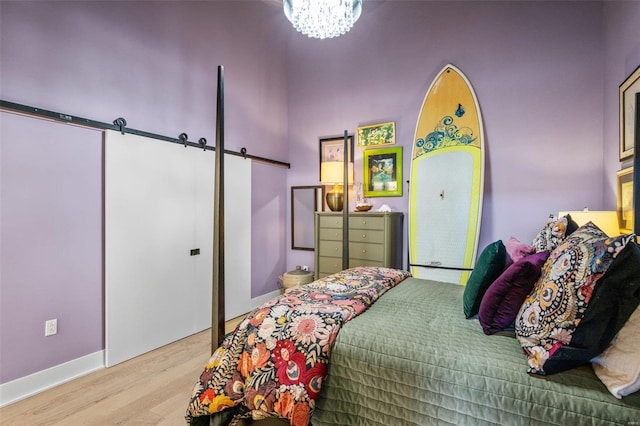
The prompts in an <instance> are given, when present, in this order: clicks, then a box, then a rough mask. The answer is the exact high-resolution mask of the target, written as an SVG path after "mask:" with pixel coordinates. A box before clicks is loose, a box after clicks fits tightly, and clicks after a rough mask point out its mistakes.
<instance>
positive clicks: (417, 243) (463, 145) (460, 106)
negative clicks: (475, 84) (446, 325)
mask: <svg viewBox="0 0 640 426" xmlns="http://www.w3.org/2000/svg"><path fill="white" fill-rule="evenodd" d="M483 190H484V132H483V128H482V117H481V114H480V106H479V105H478V100H477V98H476V95H475V92H474V91H473V88H472V87H471V84H470V83H469V80H468V79H467V78H466V76H465V75H464V74H463V73H462V72H461V71H460V70H459V69H458V68H456V67H455V66H453V65H451V64H449V65H447V66H445V67H444V68H443V69H442V70H441V71H440V72H439V73H438V75H437V76H436V78H435V79H434V80H433V82H432V83H431V86H430V87H429V90H428V91H427V94H426V96H425V98H424V102H423V104H422V109H421V110H420V114H419V116H418V123H417V124H416V131H415V134H414V138H413V149H412V155H411V173H410V181H409V241H408V245H409V265H410V270H411V273H412V274H413V276H414V277H417V278H425V279H431V280H436V281H446V282H454V283H458V284H466V283H467V279H468V278H469V275H470V274H471V270H472V269H473V267H474V265H475V260H476V254H477V249H478V238H479V235H480V221H481V216H482V195H483Z"/></svg>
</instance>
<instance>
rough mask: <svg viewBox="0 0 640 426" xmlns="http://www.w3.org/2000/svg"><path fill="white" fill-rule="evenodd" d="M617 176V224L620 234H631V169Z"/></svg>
mask: <svg viewBox="0 0 640 426" xmlns="http://www.w3.org/2000/svg"><path fill="white" fill-rule="evenodd" d="M617 175H618V222H619V223H620V232H622V233H623V234H630V233H632V232H633V214H634V210H633V167H627V168H626V169H622V170H620V171H618V172H617Z"/></svg>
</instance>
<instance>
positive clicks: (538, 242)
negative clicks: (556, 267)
mask: <svg viewBox="0 0 640 426" xmlns="http://www.w3.org/2000/svg"><path fill="white" fill-rule="evenodd" d="M567 224H568V221H567V217H566V216H563V217H561V218H560V219H558V218H556V217H555V216H551V217H550V218H549V220H547V223H546V224H545V225H544V226H543V227H542V229H541V230H540V232H538V234H537V235H536V237H535V238H534V239H533V243H531V246H533V248H534V249H535V251H536V252H539V251H552V250H553V249H555V248H556V247H558V245H560V243H561V242H562V241H563V240H564V237H565V235H566V233H567Z"/></svg>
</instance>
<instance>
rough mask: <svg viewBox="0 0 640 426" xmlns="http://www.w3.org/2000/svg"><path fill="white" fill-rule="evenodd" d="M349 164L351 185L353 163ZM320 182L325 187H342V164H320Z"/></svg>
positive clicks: (340, 162) (326, 162)
mask: <svg viewBox="0 0 640 426" xmlns="http://www.w3.org/2000/svg"><path fill="white" fill-rule="evenodd" d="M348 164H349V184H352V183H353V163H348ZM320 182H322V183H323V184H325V185H342V184H343V182H344V162H342V161H325V162H323V163H320Z"/></svg>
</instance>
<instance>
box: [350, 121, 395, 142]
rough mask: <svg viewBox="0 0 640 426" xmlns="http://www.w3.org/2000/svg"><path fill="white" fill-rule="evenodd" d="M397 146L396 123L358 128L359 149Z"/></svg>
mask: <svg viewBox="0 0 640 426" xmlns="http://www.w3.org/2000/svg"><path fill="white" fill-rule="evenodd" d="M395 144H396V123H395V122H394V121H389V122H387V123H381V124H372V125H370V126H362V127H358V147H360V148H366V147H370V146H380V145H395Z"/></svg>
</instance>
